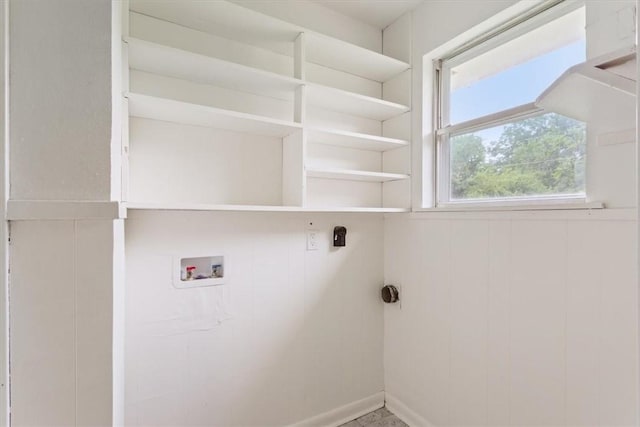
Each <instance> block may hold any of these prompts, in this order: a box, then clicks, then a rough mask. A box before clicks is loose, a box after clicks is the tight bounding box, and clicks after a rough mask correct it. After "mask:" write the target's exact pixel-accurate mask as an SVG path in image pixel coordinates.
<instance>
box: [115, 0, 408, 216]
mask: <svg viewBox="0 0 640 427" xmlns="http://www.w3.org/2000/svg"><path fill="white" fill-rule="evenodd" d="M129 22H130V27H129V28H127V29H126V30H125V31H124V35H123V36H124V37H123V43H124V50H125V52H127V60H128V70H127V73H126V75H125V82H127V83H128V92H127V93H126V94H125V98H126V100H125V106H126V107H127V108H128V116H129V117H130V123H129V128H130V132H129V134H130V140H129V143H128V150H125V151H128V153H129V156H128V158H127V159H125V164H126V165H127V166H128V169H129V171H130V173H129V174H128V178H129V181H130V182H128V185H126V186H125V194H128V197H127V200H128V201H127V202H126V205H127V207H128V208H129V209H172V210H248V211H251V210H256V211H312V212H318V211H337V212H404V211H407V210H408V209H409V207H410V202H409V196H408V195H409V193H410V176H409V167H410V166H409V165H410V147H409V141H408V139H409V137H408V136H409V134H410V132H409V131H410V108H409V107H408V104H409V103H410V93H398V90H400V89H399V88H405V90H406V88H407V87H409V88H410V71H409V70H410V65H409V63H408V62H404V61H401V60H399V59H396V58H392V57H389V56H385V55H383V54H381V53H379V52H374V51H371V50H368V49H365V48H363V47H360V46H357V45H353V44H350V43H348V42H345V41H343V40H339V39H335V38H332V37H329V36H326V35H323V34H319V33H316V32H313V31H310V30H308V29H306V28H302V27H300V26H297V25H293V24H290V23H287V22H284V21H280V20H278V19H275V18H272V17H270V16H266V15H264V14H261V13H258V12H256V11H253V10H251V9H247V8H245V7H242V6H238V5H237V4H234V3H230V2H227V1H216V2H198V1H185V2H181V3H180V4H179V5H178V4H177V3H176V2H157V1H150V0H131V2H130V20H129ZM309 67H313V68H312V69H311V68H309ZM308 68H309V71H313V72H309V73H308V72H307V71H308ZM324 70H326V71H324ZM327 76H328V77H327ZM334 79H337V80H334ZM402 79H404V83H403V84H397V82H398V81H399V80H400V81H402ZM392 81H393V82H394V83H393V84H390V85H386V82H392ZM345 82H346V83H345ZM350 82H351V83H350ZM409 90H410V89H409ZM409 90H407V92H408V91H409ZM382 94H384V95H385V97H382V96H381V95H382ZM372 95H376V96H372ZM378 95H380V96H378ZM386 96H390V98H389V99H392V100H393V101H391V100H389V99H387V98H386ZM398 100H401V101H400V103H399V102H398ZM405 100H406V102H402V101H405ZM163 123H164V124H163ZM198 129H200V130H198ZM207 129H209V130H207ZM221 132H223V133H221ZM229 132H231V133H229ZM241 135H245V136H241ZM155 147H157V148H155ZM252 147H253V148H252ZM258 147H261V148H260V149H259V150H258ZM264 147H268V149H267V148H264ZM314 147H317V148H314ZM321 147H324V148H321ZM265 149H267V151H264V150H265ZM261 150H262V151H261ZM317 156H320V157H317ZM208 158H211V161H210V162H207V159H208ZM177 159H180V161H178V162H176V160H177ZM252 165H253V166H252ZM160 168H161V169H162V173H164V174H167V175H168V177H165V176H164V175H163V176H162V179H160V177H161V175H157V176H154V175H152V174H154V173H156V174H159V173H160V172H157V171H158V170H159V169H160ZM156 178H157V179H156ZM125 181H127V177H125ZM158 181H162V184H156V182H158ZM336 185H338V187H336ZM158 186H161V187H162V190H161V191H160V190H159V189H158ZM129 189H130V190H131V191H129ZM336 189H337V191H336ZM391 191H393V192H394V194H393V197H387V196H388V195H389V192H391ZM334 192H335V193H337V194H336V196H333V193H334ZM395 192H402V193H403V195H404V194H406V195H407V196H406V197H404V196H401V197H397V194H395ZM388 200H393V202H388Z"/></svg>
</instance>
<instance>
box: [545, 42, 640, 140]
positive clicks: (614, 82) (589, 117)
mask: <svg viewBox="0 0 640 427" xmlns="http://www.w3.org/2000/svg"><path fill="white" fill-rule="evenodd" d="M629 61H635V49H627V50H623V51H619V52H615V53H613V54H609V55H605V56H602V57H599V58H595V59H593V60H590V61H587V62H584V63H582V64H578V65H575V66H573V67H571V68H569V69H568V70H567V71H566V72H565V73H564V74H562V75H561V76H560V77H559V78H558V79H557V80H556V81H555V82H553V84H552V85H551V86H550V87H549V88H548V89H547V90H545V91H544V92H543V93H542V94H541V95H540V96H539V97H538V99H537V100H536V102H535V104H536V105H537V106H539V107H541V108H543V109H545V110H547V111H550V112H555V113H558V114H562V115H564V116H567V117H571V118H573V119H576V120H580V121H583V122H585V123H587V124H589V125H590V126H593V127H594V128H595V129H597V130H598V131H599V132H607V131H615V130H624V129H630V128H633V127H634V126H635V123H636V82H635V80H632V79H630V78H627V77H624V76H622V75H619V74H617V73H615V72H614V71H613V70H611V71H610V70H609V68H612V69H613V68H615V67H616V66H619V65H622V64H625V63H627V62H629Z"/></svg>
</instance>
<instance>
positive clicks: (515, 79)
mask: <svg viewBox="0 0 640 427" xmlns="http://www.w3.org/2000/svg"><path fill="white" fill-rule="evenodd" d="M584 26H585V18H584V8H581V9H578V10H576V11H574V12H571V13H569V14H567V15H565V16H563V17H561V18H559V19H556V20H555V21H552V22H550V23H548V24H546V25H542V26H540V27H538V28H536V29H535V30H533V31H530V32H528V33H526V34H523V35H521V36H520V37H517V38H515V39H513V40H511V41H509V42H507V43H504V44H502V45H499V46H497V47H496V48H494V49H491V50H489V51H488V52H485V53H482V54H480V55H477V56H475V57H473V58H472V59H470V60H468V61H466V62H464V63H462V64H460V65H457V66H455V67H452V68H451V69H450V80H449V82H450V87H449V91H450V95H449V97H450V112H449V122H450V123H452V124H455V123H460V122H464V121H467V120H470V119H474V118H477V117H482V116H485V115H487V114H491V113H495V112H498V111H502V110H506V109H509V108H512V107H516V106H519V105H523V104H526V103H529V102H533V101H535V99H536V98H537V97H538V96H539V95H540V94H541V93H542V92H543V91H544V90H545V89H546V88H547V87H548V86H549V85H550V84H551V83H552V82H553V81H554V80H555V79H556V78H558V77H559V76H560V75H561V74H562V73H563V72H564V71H566V70H567V69H568V68H570V67H571V66H573V65H575V64H578V63H580V62H583V61H584V60H585V51H586V47H585V32H584Z"/></svg>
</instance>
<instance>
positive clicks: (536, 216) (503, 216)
mask: <svg viewBox="0 0 640 427" xmlns="http://www.w3.org/2000/svg"><path fill="white" fill-rule="evenodd" d="M385 218H389V219H392V218H408V219H411V220H425V221H428V220H462V221H469V220H489V221H492V220H495V221H502V220H512V221H563V220H569V221H632V222H635V221H636V209H635V208H621V209H566V210H528V211H515V210H511V211H509V210H496V211H481V210H477V211H470V210H466V211H441V210H438V209H431V210H425V211H422V212H412V213H409V214H394V215H393V216H388V215H385Z"/></svg>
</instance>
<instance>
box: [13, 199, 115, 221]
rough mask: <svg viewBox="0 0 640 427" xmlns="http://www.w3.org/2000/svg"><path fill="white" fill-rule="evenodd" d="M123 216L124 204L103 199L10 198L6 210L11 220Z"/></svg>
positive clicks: (111, 217)
mask: <svg viewBox="0 0 640 427" xmlns="http://www.w3.org/2000/svg"><path fill="white" fill-rule="evenodd" d="M121 218H126V209H125V207H124V205H122V204H121V203H120V202H101V201H75V200H9V201H8V203H7V212H6V219H8V220H10V221H18V220H22V221H23V220H61V219H67V220H68V219H121Z"/></svg>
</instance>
